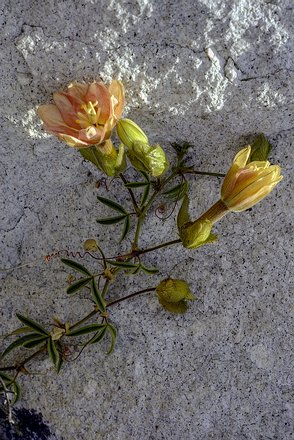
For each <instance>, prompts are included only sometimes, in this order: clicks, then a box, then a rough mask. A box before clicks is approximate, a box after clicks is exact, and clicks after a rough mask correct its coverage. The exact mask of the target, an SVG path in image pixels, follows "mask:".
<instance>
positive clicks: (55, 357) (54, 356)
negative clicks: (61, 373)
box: [47, 338, 60, 369]
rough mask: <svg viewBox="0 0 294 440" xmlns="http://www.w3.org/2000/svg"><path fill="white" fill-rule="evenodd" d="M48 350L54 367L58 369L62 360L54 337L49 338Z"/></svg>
mask: <svg viewBox="0 0 294 440" xmlns="http://www.w3.org/2000/svg"><path fill="white" fill-rule="evenodd" d="M47 350H48V355H49V357H50V359H51V361H52V363H53V365H54V367H55V368H56V369H57V367H58V365H59V362H60V353H59V351H58V350H57V347H56V344H55V342H54V341H53V340H52V338H49V339H48V342H47Z"/></svg>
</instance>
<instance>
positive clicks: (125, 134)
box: [116, 119, 148, 148]
mask: <svg viewBox="0 0 294 440" xmlns="http://www.w3.org/2000/svg"><path fill="white" fill-rule="evenodd" d="M116 131H117V135H118V137H119V138H120V140H121V141H122V143H123V144H124V145H125V146H126V147H128V148H132V146H133V143H134V142H143V143H145V144H148V138H147V136H146V134H145V133H144V131H143V130H142V129H141V128H140V127H139V125H137V124H136V123H135V122H133V121H132V120H131V119H120V120H119V121H118V123H117V126H116Z"/></svg>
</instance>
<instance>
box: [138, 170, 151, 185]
mask: <svg viewBox="0 0 294 440" xmlns="http://www.w3.org/2000/svg"><path fill="white" fill-rule="evenodd" d="M138 171H139V173H140V174H142V176H143V178H144V179H145V181H146V182H147V183H150V176H149V174H148V173H146V171H140V170H138Z"/></svg>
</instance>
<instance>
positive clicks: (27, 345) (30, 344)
mask: <svg viewBox="0 0 294 440" xmlns="http://www.w3.org/2000/svg"><path fill="white" fill-rule="evenodd" d="M49 337H50V336H49V335H48V336H39V337H38V338H37V337H36V338H35V339H32V340H31V341H27V342H25V343H24V344H23V345H22V346H23V347H25V348H34V347H37V346H38V345H40V344H42V342H45V341H46V340H47V339H48V338H49Z"/></svg>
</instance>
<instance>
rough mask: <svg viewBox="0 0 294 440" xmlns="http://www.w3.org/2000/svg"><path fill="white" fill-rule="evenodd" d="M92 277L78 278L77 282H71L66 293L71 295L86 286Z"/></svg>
mask: <svg viewBox="0 0 294 440" xmlns="http://www.w3.org/2000/svg"><path fill="white" fill-rule="evenodd" d="M92 279H93V277H87V278H81V279H80V280H78V281H76V282H75V283H73V284H71V285H70V286H69V287H68V288H67V289H66V293H68V294H69V295H72V294H73V293H76V292H77V291H78V290H80V289H81V288H82V287H85V286H86V285H87V284H88V283H89V282H90V281H91V280H92Z"/></svg>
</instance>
